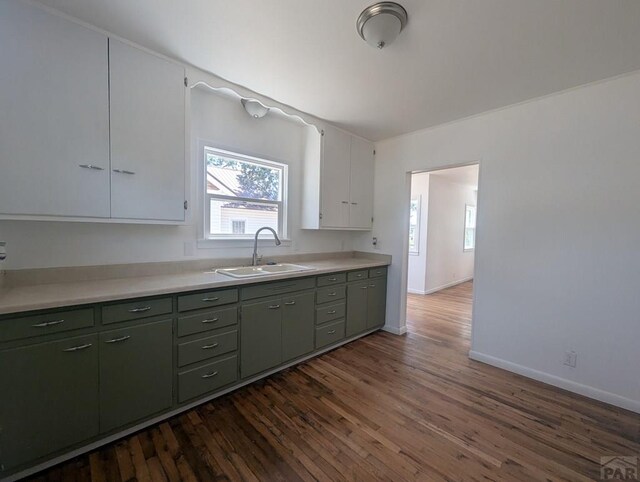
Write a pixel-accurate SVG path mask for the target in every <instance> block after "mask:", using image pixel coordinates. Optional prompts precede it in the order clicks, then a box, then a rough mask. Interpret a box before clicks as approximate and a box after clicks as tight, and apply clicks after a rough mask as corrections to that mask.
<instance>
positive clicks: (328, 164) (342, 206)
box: [320, 127, 351, 228]
mask: <svg viewBox="0 0 640 482" xmlns="http://www.w3.org/2000/svg"><path fill="white" fill-rule="evenodd" d="M322 149H323V150H322V169H321V177H320V183H321V194H320V200H321V201H320V202H321V208H320V209H321V213H322V219H321V221H320V224H321V226H322V227H332V228H348V227H349V178H350V169H349V157H350V155H351V154H350V153H351V136H350V135H349V134H345V133H344V132H342V131H339V130H337V129H333V128H330V127H328V128H326V129H325V130H324V139H323V148H322Z"/></svg>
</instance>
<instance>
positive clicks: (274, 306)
mask: <svg viewBox="0 0 640 482" xmlns="http://www.w3.org/2000/svg"><path fill="white" fill-rule="evenodd" d="M278 308H280V305H271V306H269V309H270V310H277V309H278Z"/></svg>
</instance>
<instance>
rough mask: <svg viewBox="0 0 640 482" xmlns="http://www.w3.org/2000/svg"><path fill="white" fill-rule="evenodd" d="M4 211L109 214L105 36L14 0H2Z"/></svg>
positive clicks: (0, 206)
mask: <svg viewBox="0 0 640 482" xmlns="http://www.w3.org/2000/svg"><path fill="white" fill-rule="evenodd" d="M82 166H84V167H82ZM0 214H10V215H33V216H79V217H97V218H107V217H109V90H108V63H107V37H106V36H104V35H102V34H100V33H97V32H95V31H93V30H90V29H88V28H85V27H83V26H80V25H78V24H76V23H73V22H70V21H68V20H66V19H64V18H61V17H58V16H56V15H51V14H49V13H47V12H45V11H44V10H42V9H40V8H37V7H34V6H31V5H29V4H27V3H23V2H17V1H1V2H0Z"/></svg>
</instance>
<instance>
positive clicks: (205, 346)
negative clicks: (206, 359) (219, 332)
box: [202, 343, 218, 350]
mask: <svg viewBox="0 0 640 482" xmlns="http://www.w3.org/2000/svg"><path fill="white" fill-rule="evenodd" d="M217 346H218V343H212V344H211V345H204V346H203V347H202V349H203V350H211V349H212V348H216V347H217Z"/></svg>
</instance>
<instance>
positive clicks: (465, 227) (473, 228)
mask: <svg viewBox="0 0 640 482" xmlns="http://www.w3.org/2000/svg"><path fill="white" fill-rule="evenodd" d="M469 207H471V208H473V209H474V210H475V213H474V214H475V216H476V219H475V220H474V221H475V222H474V223H473V227H467V208H469ZM477 209H478V208H477V207H476V206H475V205H473V204H465V205H464V227H463V228H462V251H463V252H464V253H468V252H471V251H474V250H475V249H476V232H477V231H476V223H477V222H478V221H477V217H478V211H477ZM467 229H472V230H473V247H471V248H467V247H466V245H465V241H466V239H467Z"/></svg>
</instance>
